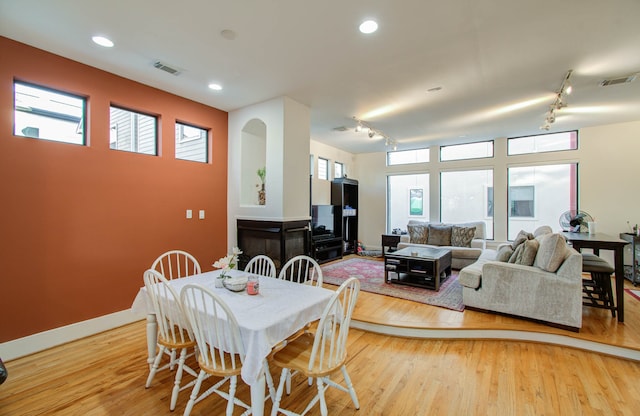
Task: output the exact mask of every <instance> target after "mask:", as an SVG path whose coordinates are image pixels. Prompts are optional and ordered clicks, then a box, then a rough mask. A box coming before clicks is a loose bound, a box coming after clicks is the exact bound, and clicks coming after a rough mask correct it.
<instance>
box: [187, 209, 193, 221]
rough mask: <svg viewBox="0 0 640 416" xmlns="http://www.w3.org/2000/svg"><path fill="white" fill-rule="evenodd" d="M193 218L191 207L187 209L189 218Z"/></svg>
mask: <svg viewBox="0 0 640 416" xmlns="http://www.w3.org/2000/svg"><path fill="white" fill-rule="evenodd" d="M191 218H193V211H191V210H190V209H188V210H187V219H188V220H190V219H191Z"/></svg>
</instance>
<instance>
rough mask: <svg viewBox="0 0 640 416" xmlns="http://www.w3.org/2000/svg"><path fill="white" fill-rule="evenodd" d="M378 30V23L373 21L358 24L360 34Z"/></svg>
mask: <svg viewBox="0 0 640 416" xmlns="http://www.w3.org/2000/svg"><path fill="white" fill-rule="evenodd" d="M376 30H378V23H377V22H376V21H375V20H365V21H364V22H362V23H361V24H360V32H362V33H365V34H369V33H373V32H375V31H376Z"/></svg>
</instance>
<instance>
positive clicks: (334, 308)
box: [271, 277, 360, 416]
mask: <svg viewBox="0 0 640 416" xmlns="http://www.w3.org/2000/svg"><path fill="white" fill-rule="evenodd" d="M359 292H360V282H359V281H358V279H357V278H355V277H352V278H349V279H347V280H346V281H345V282H344V283H343V284H342V285H341V286H340V287H339V288H338V290H336V292H335V294H334V295H333V296H332V298H331V301H330V302H329V304H327V306H326V307H325V309H324V312H323V313H322V317H321V318H320V322H319V323H318V327H317V329H316V332H315V334H311V333H309V332H306V333H304V334H303V335H302V336H300V337H298V338H296V339H295V340H293V341H291V342H289V343H287V345H285V346H284V347H283V348H282V349H281V350H280V351H277V352H276V353H274V354H273V356H272V360H271V362H272V363H273V365H275V366H276V367H280V368H282V373H281V375H280V383H279V384H278V390H277V391H276V398H275V400H274V403H273V410H272V411H271V416H275V415H277V414H278V413H279V412H280V413H284V414H287V415H298V414H297V413H293V412H291V411H288V410H285V409H283V408H281V407H280V401H281V399H282V393H283V390H284V386H285V383H287V380H288V379H289V376H290V375H291V374H294V375H295V374H297V373H300V374H302V375H304V376H305V377H308V378H314V379H315V381H316V384H317V388H318V391H317V394H316V396H315V397H314V398H313V399H312V400H311V401H310V402H309V404H308V405H307V407H306V409H305V410H304V411H303V412H302V413H301V414H302V415H304V414H306V413H307V412H308V411H309V410H310V409H311V408H312V407H313V406H315V404H316V403H318V402H320V413H321V414H322V415H323V416H326V415H327V403H326V400H325V391H326V389H327V388H329V387H335V388H337V389H339V390H342V391H344V392H347V393H349V394H350V395H351V400H352V401H353V404H354V406H355V408H356V409H359V408H360V403H359V402H358V396H357V394H356V391H355V389H354V387H353V383H352V382H351V379H350V377H349V373H348V372H347V367H346V361H347V337H348V335H349V325H350V323H351V316H352V314H353V309H354V308H355V305H356V301H357V299H358V293H359ZM338 371H341V372H342V376H343V377H344V381H345V384H346V386H343V385H341V384H338V383H336V382H335V381H333V380H331V378H330V377H331V375H333V374H334V373H337V372H338Z"/></svg>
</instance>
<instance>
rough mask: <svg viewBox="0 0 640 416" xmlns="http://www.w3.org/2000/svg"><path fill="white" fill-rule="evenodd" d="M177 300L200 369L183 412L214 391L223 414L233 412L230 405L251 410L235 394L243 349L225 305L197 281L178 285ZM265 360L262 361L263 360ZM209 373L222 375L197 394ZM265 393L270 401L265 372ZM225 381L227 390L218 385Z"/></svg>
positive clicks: (270, 384)
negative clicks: (224, 404) (192, 338)
mask: <svg viewBox="0 0 640 416" xmlns="http://www.w3.org/2000/svg"><path fill="white" fill-rule="evenodd" d="M180 299H181V301H182V304H183V305H184V310H185V313H186V316H187V319H188V320H189V323H190V325H191V327H192V328H193V332H194V336H195V339H196V342H197V345H198V364H199V366H200V372H199V373H198V378H197V380H196V382H195V385H194V386H193V391H192V392H191V396H190V398H189V402H188V403H187V407H186V409H185V411H184V416H189V414H190V413H191V410H192V409H193V406H194V404H195V403H198V402H199V401H200V400H202V399H204V398H205V397H207V396H209V395H211V394H212V393H216V394H218V395H219V396H221V397H223V398H226V399H227V409H226V414H227V416H231V415H232V414H233V409H234V404H235V405H238V406H240V407H243V408H244V409H247V411H246V412H244V413H243V415H248V414H250V412H251V410H250V409H251V407H250V406H249V405H248V404H246V403H244V402H243V401H241V400H239V399H238V398H236V397H235V394H236V387H237V383H238V376H239V375H240V372H241V371H242V364H243V362H244V359H245V350H244V345H243V343H242V338H241V337H240V328H239V326H238V322H237V320H236V318H235V316H234V315H233V312H232V311H231V310H230V309H229V307H228V306H227V304H226V303H225V302H224V301H223V300H222V299H220V298H219V297H218V295H216V294H215V293H213V292H212V291H211V290H209V289H207V288H205V287H202V286H200V285H197V284H188V285H186V286H185V287H183V288H182V291H181V292H180ZM265 362H266V360H265ZM210 376H214V377H222V380H220V381H218V382H216V383H215V384H214V385H213V386H212V387H210V388H209V389H208V390H206V391H205V392H204V393H202V394H199V393H200V388H201V387H202V381H203V380H205V379H207V378H209V377H210ZM265 378H266V382H267V387H268V388H269V395H268V396H267V397H266V398H265V400H267V399H271V400H273V398H274V396H275V391H274V388H273V379H272V378H271V374H270V373H269V372H268V371H265ZM227 381H229V391H228V392H225V391H223V390H221V389H220V388H221V387H222V385H224V384H225V383H226V382H227Z"/></svg>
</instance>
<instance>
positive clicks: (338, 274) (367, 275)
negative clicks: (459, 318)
mask: <svg viewBox="0 0 640 416" xmlns="http://www.w3.org/2000/svg"><path fill="white" fill-rule="evenodd" d="M321 268H322V275H323V282H324V283H328V284H331V285H336V286H339V285H341V284H342V282H344V281H345V280H346V279H348V278H350V277H357V278H358V280H360V289H362V290H363V291H365V292H372V293H377V294H379V295H385V296H392V297H394V298H400V299H406V300H411V301H413V302H419V303H425V304H427V305H433V306H440V307H442V308H447V309H453V310H454V311H460V312H461V311H463V310H464V304H463V303H462V286H460V283H459V282H458V273H457V271H454V272H453V273H452V274H451V277H450V278H449V279H447V280H446V281H445V282H444V283H443V284H442V285H440V290H439V291H437V292H436V291H435V290H429V289H423V288H420V287H413V286H406V285H400V284H393V283H385V282H384V262H383V261H378V260H370V259H347V260H343V261H340V262H337V263H332V264H328V265H326V266H321Z"/></svg>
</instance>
